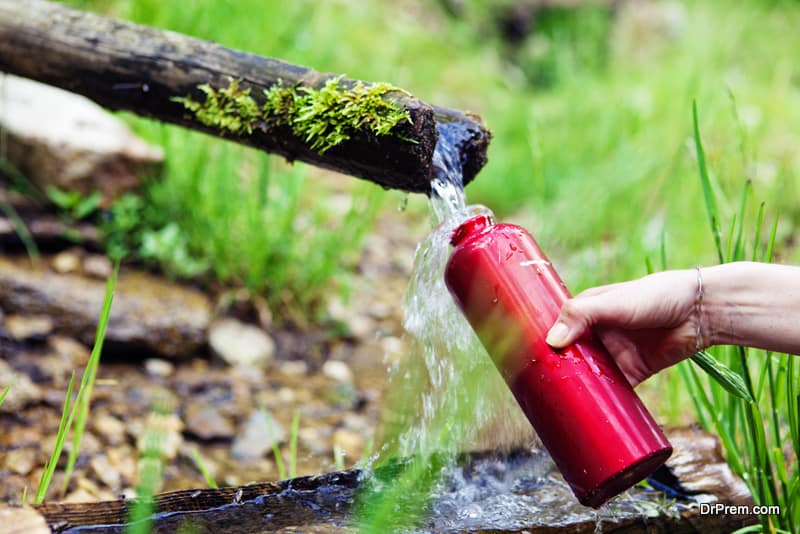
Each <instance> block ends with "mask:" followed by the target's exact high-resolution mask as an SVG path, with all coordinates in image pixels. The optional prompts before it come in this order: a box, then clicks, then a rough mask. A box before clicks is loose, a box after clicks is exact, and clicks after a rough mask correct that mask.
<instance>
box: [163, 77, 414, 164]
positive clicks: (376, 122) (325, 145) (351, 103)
mask: <svg viewBox="0 0 800 534" xmlns="http://www.w3.org/2000/svg"><path fill="white" fill-rule="evenodd" d="M198 89H200V90H201V91H202V92H203V93H204V94H205V102H202V103H201V102H197V101H195V100H193V99H192V98H191V97H190V96H186V97H176V98H173V100H174V101H175V102H179V103H181V104H183V106H184V107H185V108H186V109H187V110H189V111H191V112H193V113H194V115H195V117H196V118H197V120H199V121H200V122H201V123H203V124H205V125H206V126H211V127H214V128H219V129H220V130H222V131H225V132H229V133H232V134H234V135H248V134H251V133H253V130H254V129H255V128H258V127H260V126H263V127H264V128H266V129H272V128H276V127H289V128H291V130H292V132H293V133H294V135H296V136H297V137H299V138H300V139H303V140H304V141H305V142H306V143H307V144H308V145H309V147H310V148H311V149H312V150H315V151H317V152H319V153H320V154H322V153H324V152H326V151H327V150H329V149H331V148H333V147H335V146H337V145H339V144H341V143H343V142H345V141H347V140H348V139H351V138H352V137H353V136H356V135H359V134H364V133H369V134H372V135H375V136H382V135H395V134H396V130H395V129H396V127H397V126H398V125H399V124H401V123H403V122H408V123H410V122H411V116H410V114H409V112H408V110H407V109H405V108H404V107H403V106H402V105H400V104H398V103H397V102H395V101H393V100H390V99H386V98H385V96H386V95H387V94H389V93H392V92H398V91H400V92H402V90H400V89H398V88H396V87H394V86H392V85H389V84H387V83H377V84H370V85H367V84H364V83H362V82H356V83H355V84H354V85H353V86H352V87H345V86H343V85H342V84H341V77H338V78H331V79H329V80H328V81H326V82H325V85H323V86H322V87H321V88H319V89H315V88H312V87H304V86H300V85H294V86H290V87H284V86H283V84H282V83H281V82H278V83H277V84H275V85H274V86H272V87H271V88H269V89H267V90H265V91H264V103H263V104H262V105H261V106H259V104H258V103H257V102H256V100H255V99H254V98H253V97H252V96H251V95H250V89H242V88H241V87H240V81H239V80H234V79H230V81H229V83H228V87H225V88H222V89H215V88H213V87H211V86H210V85H208V84H202V85H200V86H198ZM403 139H406V138H403ZM406 140H407V141H409V142H414V141H413V140H411V139H406Z"/></svg>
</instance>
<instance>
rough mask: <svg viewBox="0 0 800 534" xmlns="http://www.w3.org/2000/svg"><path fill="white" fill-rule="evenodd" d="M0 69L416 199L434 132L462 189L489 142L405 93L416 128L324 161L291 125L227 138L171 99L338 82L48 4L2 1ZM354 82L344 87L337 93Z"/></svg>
mask: <svg viewBox="0 0 800 534" xmlns="http://www.w3.org/2000/svg"><path fill="white" fill-rule="evenodd" d="M0 71H5V72H9V73H12V74H16V75H19V76H23V77H26V78H32V79H34V80H37V81H40V82H44V83H48V84H51V85H55V86H58V87H61V88H63V89H67V90H69V91H73V92H75V93H79V94H82V95H84V96H86V97H88V98H91V99H92V100H94V101H96V102H97V103H99V104H100V105H102V106H105V107H107V108H110V109H114V110H128V111H132V112H134V113H137V114H139V115H143V116H148V117H152V118H155V119H158V120H160V121H164V122H171V123H174V124H179V125H182V126H185V127H188V128H193V129H196V130H201V131H205V132H207V133H209V134H212V135H216V136H221V137H227V138H229V139H232V140H234V141H237V142H240V143H244V144H247V145H251V146H253V147H256V148H260V149H263V150H266V151H268V152H273V153H276V154H280V155H282V156H284V157H285V158H286V159H288V160H290V161H293V160H301V161H305V162H307V163H311V164H313V165H317V166H320V167H325V168H328V169H332V170H335V171H339V172H342V173H344V174H349V175H353V176H357V177H360V178H364V179H367V180H370V181H372V182H375V183H377V184H379V185H381V186H383V187H387V188H396V189H403V190H407V191H412V192H423V193H428V192H429V191H430V181H431V179H432V178H434V177H435V176H434V174H435V173H434V169H433V153H434V148H435V146H436V143H437V140H438V139H439V126H440V125H442V126H446V127H447V128H449V129H451V130H455V131H456V132H457V135H456V137H457V140H456V148H457V150H458V155H459V158H460V160H461V164H462V168H463V172H464V183H465V184H466V183H468V182H469V181H470V180H471V179H472V178H473V177H474V176H475V174H476V173H477V172H478V171H479V170H480V168H481V167H482V166H483V165H484V164H485V162H486V148H487V146H488V144H489V140H490V137H491V136H490V133H489V132H488V130H486V129H485V128H484V126H483V124H482V123H481V121H480V118H479V117H477V116H474V115H470V114H466V113H461V112H458V111H454V110H451V109H446V108H441V107H436V106H431V105H428V104H426V103H424V102H422V101H420V100H419V99H417V98H415V97H413V96H410V95H408V94H405V93H403V92H394V93H390V94H387V95H386V98H388V99H392V100H394V101H395V102H397V103H398V104H400V105H402V106H403V107H404V108H405V109H406V110H408V112H409V114H410V117H411V121H412V124H408V125H402V126H400V125H398V127H397V129H398V131H397V132H396V133H397V135H382V136H375V135H372V134H369V133H363V134H358V135H355V136H353V138H351V139H350V140H348V141H345V142H344V143H342V144H341V145H338V146H335V147H333V148H331V149H329V150H327V151H325V152H324V153H322V154H320V153H319V152H318V151H316V150H312V149H311V148H310V147H309V146H308V144H307V143H306V142H305V141H304V140H303V139H300V138H298V137H296V136H295V135H294V134H293V133H292V131H291V129H290V128H288V127H276V128H272V127H266V126H263V127H262V128H257V129H255V130H254V131H253V133H252V134H247V135H241V136H239V135H236V136H233V135H230V134H226V133H224V132H221V131H220V130H218V129H216V128H212V127H208V126H206V125H204V124H202V123H201V122H199V121H198V120H197V119H196V118H195V117H194V116H193V115H192V114H191V113H188V112H187V111H186V110H185V108H184V107H183V105H182V104H180V103H177V102H174V101H172V100H171V99H172V98H173V97H183V96H186V95H191V96H192V97H193V98H194V99H195V100H196V101H200V102H202V101H203V100H204V97H203V95H202V93H201V92H200V91H199V90H198V86H199V85H201V84H204V83H207V84H210V85H211V86H212V87H216V88H224V87H227V86H228V84H229V81H230V79H235V80H241V87H242V88H243V89H250V90H251V96H253V97H254V98H255V99H256V100H257V101H258V100H259V98H260V95H261V94H262V90H264V89H268V88H270V87H272V86H274V85H275V84H276V83H278V82H279V81H282V82H283V83H284V84H285V85H293V84H300V85H303V86H307V87H314V88H319V87H321V86H322V85H324V83H325V82H326V81H327V80H328V79H330V78H332V77H334V75H332V74H325V73H320V72H317V71H314V70H312V69H310V68H306V67H302V66H298V65H293V64H290V63H286V62H283V61H280V60H278V59H273V58H268V57H263V56H258V55H255V54H250V53H247V52H242V51H239V50H232V49H229V48H225V47H223V46H220V45H218V44H215V43H212V42H209V41H203V40H200V39H195V38H192V37H188V36H185V35H181V34H178V33H175V32H170V31H165V30H160V29H156V28H150V27H146V26H141V25H136V24H132V23H129V22H125V21H120V20H115V19H112V18H107V17H102V16H99V15H96V14H92V13H86V12H81V11H76V10H73V9H70V8H67V7H64V6H62V5H59V4H54V3H51V2H47V1H45V0H28V1H27V2H24V3H23V4H22V5H20V2H19V0H0ZM355 83H356V81H355V80H349V79H346V78H343V79H342V81H341V85H343V86H348V85H349V86H352V85H353V84H355ZM393 133H394V132H393ZM409 140H412V142H410V141H409Z"/></svg>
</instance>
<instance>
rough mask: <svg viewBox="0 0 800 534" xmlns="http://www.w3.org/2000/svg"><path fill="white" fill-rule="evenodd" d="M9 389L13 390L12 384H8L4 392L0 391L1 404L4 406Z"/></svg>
mask: <svg viewBox="0 0 800 534" xmlns="http://www.w3.org/2000/svg"><path fill="white" fill-rule="evenodd" d="M9 390H11V386H6V387H5V388H4V389H3V392H2V393H0V406H2V405H3V401H4V400H6V397H8V392H9Z"/></svg>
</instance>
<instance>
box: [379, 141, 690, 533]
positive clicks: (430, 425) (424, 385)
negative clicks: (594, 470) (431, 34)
mask: <svg viewBox="0 0 800 534" xmlns="http://www.w3.org/2000/svg"><path fill="white" fill-rule="evenodd" d="M457 154H458V152H457V151H456V150H455V149H454V148H453V147H452V146H451V147H450V148H449V149H448V148H447V146H445V145H444V144H442V143H440V145H439V146H437V154H436V156H435V158H434V163H435V164H436V166H437V168H438V171H439V172H438V177H437V179H436V180H434V181H433V183H432V193H431V198H430V201H431V208H432V211H433V214H434V218H435V229H434V230H433V231H432V232H431V233H430V235H428V236H427V238H426V239H425V240H424V241H423V242H422V243H420V245H419V246H418V247H417V250H416V253H415V259H414V268H413V271H412V275H411V279H410V281H409V285H408V287H407V290H406V293H405V296H404V300H403V313H404V327H405V329H406V331H407V332H408V334H409V338H410V341H411V349H410V351H409V355H408V360H407V361H406V362H405V363H404V364H399V365H395V366H394V368H393V369H392V370H391V374H390V397H389V417H388V426H389V427H390V430H389V431H388V435H389V436H390V437H389V440H388V442H390V443H393V445H394V446H393V447H392V454H396V455H400V456H403V457H411V456H420V455H421V456H422V457H425V456H426V455H429V454H433V453H443V454H445V455H447V456H448V457H449V458H451V461H449V462H445V467H444V468H442V469H441V471H440V472H439V473H438V475H439V478H438V482H437V483H435V484H433V485H432V486H431V494H430V501H429V502H428V503H427V504H428V505H429V506H428V509H427V514H426V518H427V519H425V520H423V521H422V524H423V525H425V527H424V528H423V531H426V530H428V529H432V530H435V531H450V530H469V529H498V530H505V529H518V528H530V527H535V526H551V527H552V526H564V525H574V524H576V523H581V522H586V521H590V522H591V521H595V522H596V525H597V531H599V529H600V528H601V525H602V523H603V522H604V521H616V520H618V519H622V518H631V517H642V516H650V515H653V514H656V515H658V514H663V513H675V510H674V509H669V508H668V507H665V506H664V505H663V501H664V499H663V496H661V497H658V496H654V493H653V492H652V491H645V490H643V489H633V490H630V491H629V492H626V493H624V494H623V495H621V496H619V497H617V498H616V499H614V500H612V501H611V502H610V503H608V504H607V505H605V506H604V507H602V508H601V509H600V510H592V509H590V508H586V507H583V506H581V505H580V504H578V502H577V500H576V499H575V497H574V496H573V495H572V493H571V491H570V489H569V487H568V486H567V484H566V483H565V482H564V481H563V479H562V478H561V476H560V474H559V473H558V471H557V470H556V469H555V466H554V464H553V463H552V460H551V459H550V457H549V455H548V454H547V453H546V452H545V451H543V450H542V449H541V448H537V447H536V444H537V443H536V439H535V436H534V435H533V432H532V429H531V427H530V424H529V423H528V421H527V419H526V418H525V417H524V415H523V414H522V412H521V410H520V409H519V407H518V405H517V403H516V401H515V399H514V398H513V396H512V395H511V393H510V391H509V389H508V387H507V386H506V384H505V382H504V381H503V379H502V378H501V376H500V374H499V373H498V372H497V371H496V369H495V367H494V364H493V363H492V361H491V359H490V357H489V355H488V354H487V353H486V351H485V349H484V348H483V346H482V345H481V343H480V341H479V340H478V338H477V336H476V335H475V334H474V332H473V330H472V328H471V327H470V326H469V324H468V322H467V321H466V319H465V318H464V317H463V315H462V314H461V312H460V311H459V310H458V308H457V307H456V305H455V303H454V301H453V299H452V297H451V296H450V294H449V292H448V290H447V288H446V286H445V283H444V269H445V265H446V263H447V259H448V257H449V255H450V252H451V246H450V243H449V240H450V236H451V234H452V232H453V230H455V228H457V227H458V226H459V225H460V224H461V223H462V222H464V221H465V220H467V219H468V218H470V217H472V216H474V215H478V214H489V215H491V211H490V210H489V209H487V208H486V207H483V206H479V205H472V206H470V205H467V203H466V198H465V194H464V189H463V186H462V184H461V173H460V166H459V164H458V160H457ZM476 450H484V451H485V450H492V451H495V453H496V454H494V455H493V456H492V455H490V456H489V457H486V456H482V457H481V459H480V460H479V461H476V462H474V463H471V464H470V465H469V466H468V468H464V466H463V465H459V464H458V462H456V461H455V458H456V457H457V456H458V455H459V453H462V452H464V451H476ZM520 450H523V451H526V452H524V453H511V451H520ZM509 453H510V454H509ZM437 469H438V468H437Z"/></svg>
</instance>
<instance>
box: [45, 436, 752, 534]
mask: <svg viewBox="0 0 800 534" xmlns="http://www.w3.org/2000/svg"><path fill="white" fill-rule="evenodd" d="M668 436H669V437H670V439H672V438H673V436H674V437H675V439H674V441H673V445H674V446H675V456H676V460H677V469H675V471H676V472H675V474H677V475H679V476H678V478H676V480H678V481H679V482H680V483H683V482H684V480H686V479H687V478H688V479H691V478H694V480H693V485H694V486H695V488H697V489H699V490H700V491H701V493H702V494H703V495H704V496H705V497H706V499H703V502H708V501H709V500H714V502H719V503H723V504H731V505H733V504H736V505H751V504H752V500H751V499H749V498H748V497H749V496H746V495H741V494H740V490H739V488H740V487H741V486H743V482H742V481H741V480H738V479H737V478H736V477H735V476H734V475H733V474H731V473H730V470H729V468H728V466H727V464H726V463H725V462H724V460H723V459H722V458H721V456H719V452H720V447H719V442H718V440H717V439H716V438H714V437H713V436H710V435H709V434H706V433H704V432H700V431H696V430H685V429H677V430H672V431H669V432H668ZM529 454H530V452H520V453H516V455H515V454H511V455H509V456H506V457H505V460H504V461H507V462H510V463H513V462H514V461H515V457H518V458H524V457H526V456H527V455H529ZM487 458H489V459H491V458H495V456H494V453H473V454H470V455H466V456H463V457H462V458H461V463H462V465H463V466H464V469H465V473H467V475H466V479H467V480H469V479H471V476H472V475H474V474H475V473H474V472H473V471H472V463H473V462H474V463H475V464H476V465H481V462H482V461H483V460H484V459H487ZM406 465H407V463H406V460H397V461H395V462H390V463H389V464H387V465H384V466H382V467H379V468H377V469H375V470H374V472H373V473H372V475H373V476H374V477H375V478H376V479H377V480H379V481H381V482H382V483H384V484H391V482H392V481H393V480H396V479H398V477H399V476H400V474H401V473H402V472H403V469H404V468H405V466H406ZM672 465H674V464H673V461H672V460H670V461H668V462H667V466H669V467H670V468H671V467H672ZM712 466H713V467H714V469H707V468H709V467H712ZM703 470H705V475H703V474H699V475H692V476H689V477H685V476H683V474H686V473H689V474H691V473H692V471H703ZM721 473H724V474H725V476H724V477H723V478H722V479H719V478H717V476H718V475H719V474H721ZM476 476H478V475H476ZM704 476H705V478H709V477H711V478H710V479H709V480H706V481H705V482H703V481H701V480H700V479H702V478H704ZM729 481H733V484H732V485H731V484H730V483H729ZM363 483H364V474H363V473H362V472H361V471H359V470H351V471H342V472H337V473H330V474H327V475H321V476H316V477H299V478H295V479H292V480H284V481H281V482H261V483H255V484H248V485H246V486H240V487H238V488H234V487H229V488H219V489H195V490H180V491H173V492H169V493H162V494H160V495H157V496H156V497H155V499H154V501H155V502H154V508H155V510H156V511H158V512H159V514H158V515H157V516H155V517H154V520H153V523H152V530H151V532H153V533H154V534H158V533H167V532H176V531H179V530H180V529H181V528H185V529H194V531H197V532H214V533H218V534H227V533H231V534H233V533H239V532H253V533H256V532H258V533H260V532H274V531H276V530H278V529H282V528H293V529H297V528H302V529H303V530H305V529H307V528H308V529H309V530H311V531H315V530H314V529H313V527H328V528H329V529H330V530H332V529H333V528H334V527H337V528H338V527H340V526H341V525H344V524H347V523H348V521H349V520H350V514H351V506H352V504H353V503H354V502H355V500H356V497H357V494H358V491H359V490H360V489H361V488H362V485H363ZM555 484H557V483H555ZM683 489H686V488H683ZM564 491H566V490H564ZM232 505H236V506H232ZM551 505H552V506H565V507H566V508H565V509H568V508H569V507H570V506H572V505H571V504H570V502H559V501H553V502H552V503H551ZM130 507H131V503H130V502H127V501H125V500H117V501H105V502H96V503H45V504H41V505H36V506H34V510H36V511H37V512H38V513H39V514H41V516H42V517H43V518H44V519H45V520H46V522H47V524H48V525H49V526H50V528H51V529H52V531H53V532H56V533H58V532H71V533H73V534H81V533H87V534H88V533H90V532H98V531H102V532H105V533H120V534H122V533H123V532H125V531H126V525H125V523H126V522H127V521H129V519H130ZM757 519H758V518H757V517H756V516H755V515H747V514H743V513H740V512H736V513H733V514H731V515H728V514H719V515H715V514H701V513H700V510H699V508H698V507H697V506H694V507H689V506H687V507H685V508H684V509H683V510H682V511H680V513H679V514H675V515H673V514H666V513H662V514H660V515H658V516H655V517H650V516H646V515H642V516H641V517H620V518H616V519H610V520H607V521H604V523H603V531H604V532H614V533H617V534H620V533H631V534H633V533H642V532H647V533H650V534H652V533H661V534H693V533H696V532H730V531H732V530H735V529H736V528H741V527H744V526H747V525H751V524H754V523H755V522H757ZM101 526H102V527H101ZM190 527H191V528H190ZM596 529H597V520H596V518H595V517H594V516H590V518H589V519H587V518H586V517H582V516H580V515H579V516H576V517H574V518H573V519H570V520H569V521H568V522H560V523H559V524H558V525H557V526H551V525H546V524H541V522H540V521H537V520H536V518H535V517H531V518H530V524H528V525H519V524H517V525H515V526H510V527H509V528H508V529H504V528H497V527H492V528H488V529H486V530H484V529H480V528H474V526H473V527H470V531H471V532H492V533H499V532H529V533H531V534H554V533H556V532H570V533H573V534H579V533H580V534H582V533H591V532H597V530H596ZM426 530H431V531H432V532H439V530H437V529H436V528H431V529H428V528H427V527H426ZM450 531H451V530H449V529H448V530H447V532H450Z"/></svg>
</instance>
